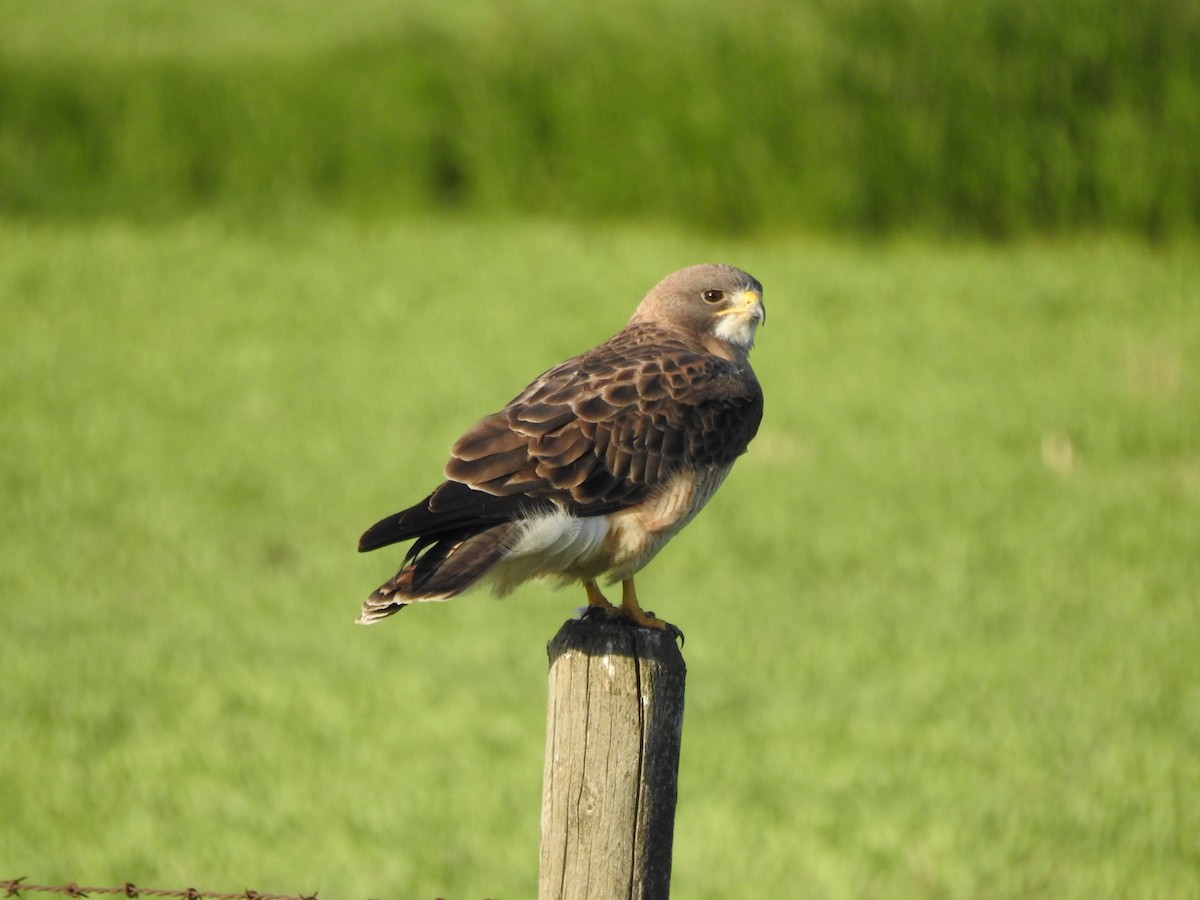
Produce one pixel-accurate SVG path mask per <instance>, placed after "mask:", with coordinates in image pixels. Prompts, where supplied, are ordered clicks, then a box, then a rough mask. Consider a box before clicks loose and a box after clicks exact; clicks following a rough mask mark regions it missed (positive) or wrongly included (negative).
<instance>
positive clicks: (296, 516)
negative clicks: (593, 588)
mask: <svg viewBox="0 0 1200 900" xmlns="http://www.w3.org/2000/svg"><path fill="white" fill-rule="evenodd" d="M0 240H2V242H3V245H4V247H5V252H4V253H3V254H2V255H0V293H2V295H3V296H4V297H5V303H4V306H3V314H2V318H3V321H2V322H0V325H2V327H0V334H2V335H3V337H2V338H0V341H2V345H0V382H2V383H3V384H4V385H5V392H4V400H3V403H4V423H5V425H4V428H3V429H2V430H0V478H2V481H0V483H2V484H3V486H4V492H5V503H4V504H3V505H2V506H0V527H2V529H3V532H4V533H5V534H6V535H7V536H8V537H7V538H6V540H5V541H4V542H3V543H0V579H2V581H0V595H2V596H3V604H4V610H5V623H6V624H5V649H4V663H5V664H4V687H3V692H2V693H0V698H2V701H0V702H2V704H3V714H2V719H3V723H4V726H3V727H4V735H5V740H4V742H3V749H2V750H0V809H3V810H4V814H3V815H2V816H0V870H3V871H2V872H0V874H3V873H8V875H21V874H29V875H31V876H35V877H36V878H38V879H39V880H45V881H49V882H54V881H60V880H78V881H80V882H81V883H85V882H86V883H96V884H101V883H109V882H111V883H121V882H122V881H123V880H125V879H133V880H135V881H137V882H138V883H139V884H145V885H155V886H158V885H161V886H173V887H182V886H185V885H189V884H195V885H198V886H201V887H205V888H217V889H229V890H240V889H242V888H243V887H245V886H247V885H250V886H253V887H256V888H258V889H260V890H290V891H311V890H320V892H321V896H323V897H328V898H331V900H337V898H352V897H366V896H372V897H430V896H435V895H444V896H451V897H481V896H500V897H517V896H529V895H531V893H532V891H533V886H534V884H535V878H536V855H537V854H536V848H537V838H538V835H537V828H538V806H539V790H540V778H541V757H542V742H543V735H544V693H543V692H544V688H545V665H546V661H545V657H544V645H545V642H546V641H547V640H548V639H549V638H550V637H551V636H552V635H553V633H554V631H555V630H556V628H557V626H558V625H559V623H560V622H561V621H562V619H563V618H564V617H565V615H566V614H568V612H569V611H570V609H571V608H572V607H573V606H575V605H576V604H578V603H579V602H580V600H579V597H577V596H575V595H574V594H573V593H566V594H554V593H552V592H550V591H548V590H546V589H543V588H540V587H537V586H531V587H528V588H524V589H522V590H521V591H519V592H518V593H517V595H515V596H514V597H512V598H510V599H509V600H507V601H505V602H503V603H497V602H494V601H492V600H491V599H489V598H487V597H485V596H469V597H467V598H462V599H460V600H458V601H455V602H453V603H449V604H444V605H434V606H430V607H422V608H418V609H414V610H409V611H407V612H406V613H405V614H404V615H403V616H402V617H401V618H400V619H397V620H393V621H389V622H387V623H386V624H385V625H383V626H381V627H378V628H372V629H363V628H356V627H354V626H352V624H351V621H352V619H353V618H354V616H355V615H356V614H357V608H358V604H359V600H360V599H361V597H362V595H363V594H364V592H366V591H369V590H370V589H371V588H372V587H374V586H375V584H376V583H377V582H379V581H380V580H381V579H382V578H384V577H385V576H386V575H388V574H390V571H391V570H392V567H393V566H394V564H395V563H396V562H397V557H398V554H397V553H387V552H384V553H381V554H375V555H371V556H365V557H357V556H355V555H354V553H353V547H354V542H355V539H356V537H357V534H358V532H359V531H360V530H361V529H362V527H363V526H365V525H366V524H369V523H370V522H372V521H374V519H375V518H376V517H377V516H379V515H381V514H383V513H386V512H389V511H391V510H392V509H393V508H394V507H396V506H397V505H398V504H400V503H404V502H406V501H408V500H410V499H411V498H412V497H414V496H415V495H416V493H417V492H419V491H420V490H421V489H422V488H423V487H426V486H428V485H429V484H430V483H431V481H430V480H431V478H433V477H435V476H434V473H436V472H437V471H438V468H439V467H440V465H441V463H442V461H443V456H444V452H445V447H446V446H447V445H448V444H449V443H450V442H451V441H452V440H453V438H454V437H455V436H456V435H457V433H458V432H459V431H460V430H461V429H462V428H463V427H464V426H465V425H466V424H468V423H469V422H470V421H471V420H472V419H473V418H474V417H475V416H476V415H478V414H479V413H480V412H481V411H483V410H485V409H489V408H491V407H493V406H495V405H497V404H499V403H502V402H503V401H504V400H506V399H507V398H508V396H510V395H511V394H512V393H514V392H515V390H516V389H517V388H518V387H519V386H520V385H521V384H523V383H524V382H525V380H526V379H527V378H528V377H529V376H530V375H531V374H533V373H534V372H536V371H539V370H540V369H542V368H544V367H545V366H547V365H549V364H551V363H553V362H554V361H557V360H558V359H560V358H561V357H563V356H564V355H566V354H568V353H571V352H573V351H576V350H579V349H581V348H583V347H585V346H587V345H589V344H591V343H593V342H594V341H595V340H597V339H598V338H599V337H600V336H602V335H604V334H606V333H608V332H610V331H612V330H614V329H615V328H616V327H618V326H619V325H620V324H621V322H623V320H624V318H625V317H626V316H627V314H628V311H629V305H630V298H631V297H634V296H637V294H638V293H639V292H640V291H641V290H642V289H643V288H645V287H646V286H647V285H648V284H650V283H652V282H653V281H654V279H655V278H657V277H658V276H659V275H660V274H661V273H662V271H663V270H666V269H671V268H674V267H675V266H677V265H681V264H683V263H685V262H688V261H691V260H693V259H698V258H699V259H703V258H721V259H728V260H732V261H734V262H736V263H739V264H742V265H744V266H745V267H746V268H748V269H750V270H751V271H753V272H754V273H755V274H757V275H758V276H759V277H760V278H761V279H762V280H763V281H764V283H765V284H766V285H767V289H768V295H767V303H768V306H769V307H770V312H771V315H770V321H769V324H768V326H767V328H766V329H765V330H764V332H763V333H762V339H761V341H760V347H759V348H758V350H757V352H756V359H757V363H756V365H757V368H758V370H759V372H760V375H761V378H762V380H763V383H764V385H765V387H766V391H767V396H768V398H769V407H768V413H767V418H766V422H765V425H764V429H763V431H762V433H761V435H760V437H759V438H758V439H757V441H756V443H755V445H754V447H753V452H752V453H750V454H749V455H748V456H747V457H746V458H745V459H744V460H743V461H742V462H740V463H739V465H738V467H737V469H736V471H735V473H734V475H733V476H732V479H731V481H730V482H729V484H728V485H727V486H726V488H725V490H724V491H722V492H721V493H720V494H719V495H718V496H717V498H716V499H715V500H714V501H713V506H712V508H711V509H710V510H709V511H708V512H707V513H706V515H704V516H702V517H700V518H699V519H698V520H697V521H696V522H695V523H694V524H693V525H692V526H691V527H690V528H689V529H688V531H687V532H686V533H685V534H684V535H683V536H681V537H680V538H679V539H678V540H677V541H676V542H675V543H673V544H672V546H671V548H670V549H669V550H668V551H667V552H666V553H665V554H664V555H663V557H662V558H661V559H660V560H659V561H658V562H656V564H655V566H654V567H653V568H652V569H651V570H649V572H648V573H647V575H646V577H645V579H644V583H643V588H644V593H645V595H646V597H647V598H648V599H649V600H650V601H651V602H652V603H653V605H654V608H656V609H657V610H659V611H660V612H662V613H664V614H666V615H668V616H670V618H671V619H673V620H674V621H675V622H677V623H678V624H680V625H681V626H682V627H683V628H684V629H685V631H686V632H687V634H688V638H689V640H688V644H687V659H688V664H689V675H690V679H689V693H688V717H687V722H686V733H685V737H684V760H683V771H682V775H681V805H680V811H679V818H678V824H677V838H676V879H675V887H676V893H677V894H678V896H680V897H728V896H740V895H744V894H745V893H747V892H750V893H753V894H755V895H759V896H791V895H796V894H798V895H805V896H825V897H863V896H889V897H931V896H933V897H938V896H944V897H952V896H953V897H963V896H971V897H1054V898H1072V897H1077V898H1095V897H1187V896H1195V895H1196V893H1197V891H1200V876H1198V874H1197V873H1198V872H1200V865H1198V863H1200V853H1198V848H1197V844H1196V834H1197V833H1200V818H1198V813H1197V809H1198V807H1197V805H1196V803H1195V802H1194V801H1195V798H1196V796H1197V790H1198V789H1200V693H1198V691H1200V677H1198V676H1200V662H1198V660H1200V612H1198V611H1200V602H1198V601H1200V596H1198V595H1197V585H1198V584H1200V555H1198V554H1197V553H1196V552H1195V548H1196V547H1197V546H1200V515H1197V512H1198V508H1200V400H1198V395H1197V392H1196V384H1195V378H1196V370H1195V366H1194V361H1195V360H1196V359H1197V358H1200V323H1198V321H1197V317H1196V316H1195V315H1194V311H1195V309H1196V303H1197V300H1198V299H1200V297H1198V288H1197V285H1198V284H1200V263H1198V262H1197V256H1196V255H1195V254H1194V253H1193V252H1191V251H1190V249H1189V248H1180V249H1178V250H1170V249H1164V250H1157V251H1151V250H1147V249H1144V248H1139V247H1138V246H1136V245H1132V244H1129V243H1126V242H1122V241H1111V240H1109V241H1099V242H1096V241H1089V242H1086V243H1067V244H1057V245H1049V246H1033V245H1025V246H1021V247H1010V248H992V249H984V248H979V247H936V246H932V245H928V244H925V243H908V242H901V243H897V244H893V245H888V246H885V247H880V246H855V245H850V244H845V243H840V242H839V243H827V242H819V241H807V242H802V243H801V242H796V241H794V240H785V239H782V238H780V239H775V240H770V241H762V240H759V241H754V242H750V243H743V242H737V241H728V240H724V239H716V238H696V237H695V236H687V235H682V234H677V233H673V232H670V231H663V230H661V229H648V228H645V229H642V228H637V227H635V226H628V227H625V228H621V229H613V228H598V227H589V226H583V225H574V226H572V225H563V224H561V223H559V224H552V223H540V224H539V223H537V222H509V223H505V224H503V225H499V224H496V225H489V224H486V223H472V222H467V221H462V220H445V221H440V222H439V221H436V220H435V221H430V220H425V221H421V222H413V223H403V222H395V221H393V222H387V223H376V224H373V225H364V224H361V223H359V224H356V223H353V222H350V221H346V220H333V221H328V222H325V223H323V224H316V223H311V222H310V223H306V224H305V225H304V226H303V227H284V226H280V227H278V228H276V229H274V230H271V231H263V230H259V231H256V232H253V233H251V232H249V231H244V230H238V229H236V228H231V227H230V226H228V225H227V224H220V223H218V222H214V221H212V220H209V219H192V220H188V221H182V222H178V223H175V224H172V225H170V226H168V227H160V228H153V229H150V228H144V227H142V226H132V225H128V224H120V223H110V224H106V225H80V226H75V225H63V224H46V225H30V224H28V223H26V224H16V223H7V224H4V225H2V226H0ZM480 248H486V254H487V264H486V265H464V262H465V261H467V260H471V259H473V258H476V257H477V256H478V254H479V253H480ZM534 261H536V262H534ZM531 321H534V322H537V323H538V324H537V325H536V327H535V328H534V331H536V335H537V339H536V341H533V342H532V344H531V347H530V350H529V351H528V352H527V353H525V354H519V353H513V352H510V351H509V350H503V351H501V350H496V351H494V352H493V351H491V350H488V351H487V352H481V351H480V349H479V348H481V347H488V348H490V347H493V346H495V347H498V348H499V347H504V348H511V347H513V346H517V345H519V344H520V343H521V341H523V340H524V339H526V338H527V337H529V334H530V324H529V323H530V322H531ZM480 379H482V381H483V382H484V386H483V387H480V385H479V380H480ZM8 875H5V877H8Z"/></svg>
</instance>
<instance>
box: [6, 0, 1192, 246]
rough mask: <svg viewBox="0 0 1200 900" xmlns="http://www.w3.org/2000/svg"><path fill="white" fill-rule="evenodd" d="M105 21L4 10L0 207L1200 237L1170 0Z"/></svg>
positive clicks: (369, 12)
mask: <svg viewBox="0 0 1200 900" xmlns="http://www.w3.org/2000/svg"><path fill="white" fill-rule="evenodd" d="M54 6H57V5H54ZM108 6H109V8H110V10H122V9H124V10H125V11H126V13H127V15H126V16H125V17H124V18H118V19H117V20H116V25H115V26H114V28H115V32H116V33H115V36H114V37H112V38H111V39H110V40H108V41H106V44H101V45H97V46H86V45H83V44H81V43H80V42H79V41H78V40H74V41H66V42H65V43H66V46H65V48H62V49H55V39H54V37H53V35H54V34H55V29H53V28H51V27H50V26H49V25H47V24H46V22H47V21H51V22H53V17H54V16H56V15H63V14H62V13H61V12H59V13H55V12H54V11H53V9H51V8H49V7H48V8H47V9H46V10H45V11H44V12H41V13H30V12H29V11H28V10H27V9H25V10H24V11H23V12H22V13H20V15H18V13H17V12H16V11H14V7H15V5H8V6H6V7H5V8H4V9H3V10H0V51H2V52H0V174H2V177H0V208H3V209H4V210H7V211H9V212H20V213H26V214H33V215H45V214H49V215H64V214H75V213H108V212H114V211H116V212H121V213H133V214H141V215H159V216H161V215H170V214H174V213H178V212H179V211H181V210H187V209H191V208H194V207H197V206H210V205H212V206H220V207H224V208H232V209H234V210H237V211H247V212H250V211H254V210H261V209H263V208H266V209H267V210H277V209H279V208H281V207H287V206H292V205H296V204H318V205H326V206H334V207H340V208H345V209H349V210H352V211H355V212H357V213H371V212H388V211H394V210H407V211H411V210H428V209H450V208H454V209H467V210H476V211H514V210H515V211H525V212H538V213H552V214H558V215H571V216H580V217H601V218H604V217H607V218H612V217H623V218H624V217H653V218H657V219H660V220H661V219H671V220H677V221H680V222H685V223H687V224H689V225H691V226H697V225H699V226H702V227H706V228H711V229H714V230H718V231H734V230H745V229H751V228H756V227H759V228H771V227H780V226H782V227H791V228H804V229H833V230H855V231H861V230H865V231H870V232H884V231H894V230H905V229H913V228H916V229H920V230H925V231H932V232H940V233H961V232H968V233H977V234H986V235H992V236H1004V235H1011V234H1019V233H1023V232H1030V231H1038V232H1058V231H1068V230H1079V229H1084V230H1098V229H1119V230H1126V231H1131V232H1134V233H1138V234H1144V235H1150V236H1159V235H1170V234H1176V233H1190V232H1194V231H1195V229H1196V226H1197V224H1200V150H1198V149H1197V148H1200V117H1198V116H1196V115H1195V110H1196V109H1197V108H1200V54H1198V53H1196V52H1195V48H1196V47H1197V46H1200V6H1197V4H1196V3H1194V2H1191V0H1161V2H1146V0H1137V2H1127V0H1074V2H1072V3H1060V4H1047V3H1043V2H1040V0H970V2H966V3H963V2H952V0H919V2H918V0H901V2H896V0H849V2H847V0H809V2H805V3H800V4H791V3H784V2H780V0H752V2H749V3H744V4H739V5H737V6H736V7H732V6H725V5H720V4H709V5H706V6H703V7H700V8H697V7H696V6H695V5H694V4H682V3H678V2H675V0H657V2H654V3H650V4H645V3H632V2H630V0H618V2H615V3H609V4H603V5H592V4H572V5H570V6H564V7H559V6H555V5H552V4H547V3H544V2H542V0H526V2H524V3H518V4H515V5H506V6H505V7H504V8H503V9H501V8H500V7H495V6H493V5H491V4H487V3H476V4H466V5H465V6H464V7H463V8H462V9H458V10H456V11H455V12H453V13H452V12H448V11H440V10H444V9H445V8H444V7H442V6H438V7H430V8H429V9H428V10H426V9H423V8H419V7H412V8H409V7H403V6H401V7H398V8H396V9H391V10H390V11H388V10H387V8H386V7H385V6H384V5H380V4H375V3H370V2H367V0H358V2H357V3H355V4H349V5H347V6H346V8H345V10H344V11H343V12H342V13H340V14H339V16H338V21H337V22H336V23H330V25H329V27H328V28H322V27H321V25H320V17H319V16H317V15H315V14H314V13H313V8H312V7H311V6H310V5H301V6H300V7H299V8H298V10H297V11H295V12H293V13H292V15H291V17H290V18H291V21H289V19H288V18H287V17H286V16H284V17H282V21H280V22H279V23H278V27H277V28H275V29H274V32H278V34H276V36H275V37H273V38H272V37H268V36H269V35H272V34H273V33H274V32H273V31H272V29H269V28H265V27H263V23H262V22H260V21H257V20H255V21H254V22H252V23H251V24H247V23H246V21H245V18H246V13H245V12H244V11H240V12H239V11H238V6H237V5H233V4H230V5H215V6H214V7H213V9H212V12H211V13H210V15H209V16H208V17H206V18H205V19H204V20H203V27H200V24H199V23H198V22H197V20H196V18H195V17H194V16H186V15H183V14H182V13H179V12H178V10H176V12H175V15H176V18H172V17H171V15H170V10H172V9H173V7H167V8H166V9H167V12H162V11H159V12H158V13H157V14H156V15H157V16H158V18H157V19H156V18H155V15H151V14H150V13H146V12H144V11H143V14H142V15H141V16H140V17H139V16H135V15H133V14H132V13H131V12H130V10H131V9H133V8H138V9H140V7H138V4H137V3H136V2H135V0H124V2H120V3H118V2H113V3H110V4H108ZM181 8H182V7H181ZM81 15H82V13H81ZM39 16H41V18H40V19H39ZM5 17H7V18H8V19H9V22H8V23H7V24H8V26H9V27H8V28H7V29H6V28H5V27H4V26H5V24H6V23H5V21H4V20H5ZM222 19H226V20H228V21H229V22H230V24H231V28H230V29H229V31H230V36H225V37H222V36H221V30H220V28H218V27H217V25H218V24H219V23H220V22H221V20H222ZM161 20H165V24H164V22H163V21H161ZM154 22H157V25H155V26H153V27H152V25H151V24H148V23H154ZM60 24H61V25H62V26H63V28H67V27H68V23H66V22H62V23H60ZM234 25H238V26H241V27H237V28H235V27H232V26H234ZM61 30H62V28H60V29H59V31H61ZM112 30H113V29H109V32H107V33H111V32H112ZM193 32H194V33H195V36H192V34H193ZM247 32H249V33H250V34H251V35H258V37H253V38H241V37H239V36H243V35H244V34H245V33H247ZM143 33H145V35H146V40H145V41H141V42H139V40H138V37H139V35H141V34H143ZM5 34H8V35H9V36H8V37H7V38H6V37H4V35H5ZM105 46H110V47H111V49H107V50H106V49H105ZM256 48H257V49H256Z"/></svg>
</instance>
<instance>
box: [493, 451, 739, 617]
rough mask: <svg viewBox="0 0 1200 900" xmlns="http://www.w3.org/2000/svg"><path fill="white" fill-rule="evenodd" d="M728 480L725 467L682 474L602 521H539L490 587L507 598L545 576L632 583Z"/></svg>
mask: <svg viewBox="0 0 1200 900" xmlns="http://www.w3.org/2000/svg"><path fill="white" fill-rule="evenodd" d="M727 474H729V468H728V467H726V468H722V469H706V470H702V471H700V472H697V473H682V474H680V475H677V476H675V477H674V478H673V479H672V480H671V481H670V482H669V483H668V484H667V485H666V486H665V487H664V488H663V489H662V490H661V491H659V492H658V493H656V494H654V495H652V496H651V497H649V498H648V499H647V500H645V501H643V502H642V503H639V504H638V505H636V506H631V507H629V508H628V509H623V510H620V511H618V512H615V513H609V514H608V515H606V516H592V517H588V518H579V517H576V516H572V515H570V514H568V513H567V512H565V511H563V510H555V511H553V512H549V513H543V514H541V515H538V516H536V517H534V518H532V519H530V520H529V521H528V523H527V524H526V525H525V527H524V528H523V529H522V530H521V532H520V534H519V536H518V537H517V539H516V540H515V541H514V543H513V546H512V548H511V549H510V550H509V551H508V553H507V555H506V556H505V557H504V559H502V560H501V561H500V562H499V563H497V565H496V566H495V568H494V569H493V570H492V572H491V580H492V587H493V589H494V590H495V592H496V593H497V594H506V593H508V592H509V591H511V590H512V589H513V588H515V587H516V586H517V585H518V584H520V583H521V582H523V581H526V580H527V579H530V578H537V577H543V576H551V577H558V578H561V579H562V580H563V581H574V580H577V579H580V578H589V579H595V578H600V577H602V576H608V578H609V579H610V580H611V581H621V580H624V579H626V578H630V577H632V576H633V575H634V573H636V572H637V571H638V570H640V569H641V568H642V567H643V566H644V565H646V563H648V562H650V560H651V559H653V558H654V556H655V554H657V553H658V551H659V550H661V549H662V548H663V546H664V545H665V544H666V543H667V541H669V540H670V539H671V538H672V537H674V536H675V535H676V534H678V533H679V531H680V529H682V528H683V527H684V526H685V525H687V523H688V522H690V521H691V520H692V519H693V518H694V517H695V515H696V513H698V512H699V511H700V510H701V509H702V508H703V507H704V505H705V504H706V503H707V502H708V500H709V498H710V497H712V495H713V494H714V493H715V492H716V490H717V488H718V487H720V486H721V482H723V481H724V480H725V476H726V475H727Z"/></svg>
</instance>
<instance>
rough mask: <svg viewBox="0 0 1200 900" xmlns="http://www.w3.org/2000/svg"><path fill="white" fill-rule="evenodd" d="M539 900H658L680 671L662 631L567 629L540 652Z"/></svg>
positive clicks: (669, 827)
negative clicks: (544, 671)
mask: <svg viewBox="0 0 1200 900" xmlns="http://www.w3.org/2000/svg"><path fill="white" fill-rule="evenodd" d="M548 651H549V654H550V690H549V703H548V711H547V722H546V765H545V773H544V776H543V782H542V844H541V867H540V877H539V880H538V897H539V898H540V900H567V898H580V900H583V898H591V900H600V898H603V900H609V898H638V900H665V898H666V897H667V896H668V894H669V893H670V889H671V842H672V838H673V835H674V829H675V797H676V791H677V784H678V776H679V741H680V735H681V733H682V731H683V683H684V675H685V672H686V669H685V667H684V664H683V656H682V654H681V653H680V652H679V648H678V647H677V646H676V645H675V639H674V638H673V637H672V636H671V635H670V634H667V633H666V632H661V631H653V630H650V629H647V628H633V627H630V626H628V625H624V624H621V623H619V622H609V621H605V620H603V619H599V618H588V619H583V620H579V621H574V620H572V621H568V622H567V623H566V624H564V625H563V627H562V628H561V629H560V630H559V632H558V634H557V635H556V636H555V638H554V640H553V641H551V642H550V645H549V647H548Z"/></svg>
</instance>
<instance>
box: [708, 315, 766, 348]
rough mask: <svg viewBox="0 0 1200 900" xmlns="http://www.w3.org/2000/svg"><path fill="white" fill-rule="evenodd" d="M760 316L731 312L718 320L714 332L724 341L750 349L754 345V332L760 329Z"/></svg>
mask: <svg viewBox="0 0 1200 900" xmlns="http://www.w3.org/2000/svg"><path fill="white" fill-rule="evenodd" d="M758 322H759V318H758V316H756V315H753V314H747V313H740V312H737V313H730V314H729V315H725V316H721V318H720V319H718V320H717V327H716V328H714V329H713V334H715V335H716V336H717V337H719V338H720V339H721V340H723V341H728V342H729V343H731V344H734V345H736V346H738V347H745V348H746V349H747V350H749V349H750V348H751V347H753V346H754V333H755V331H757V330H758Z"/></svg>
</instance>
